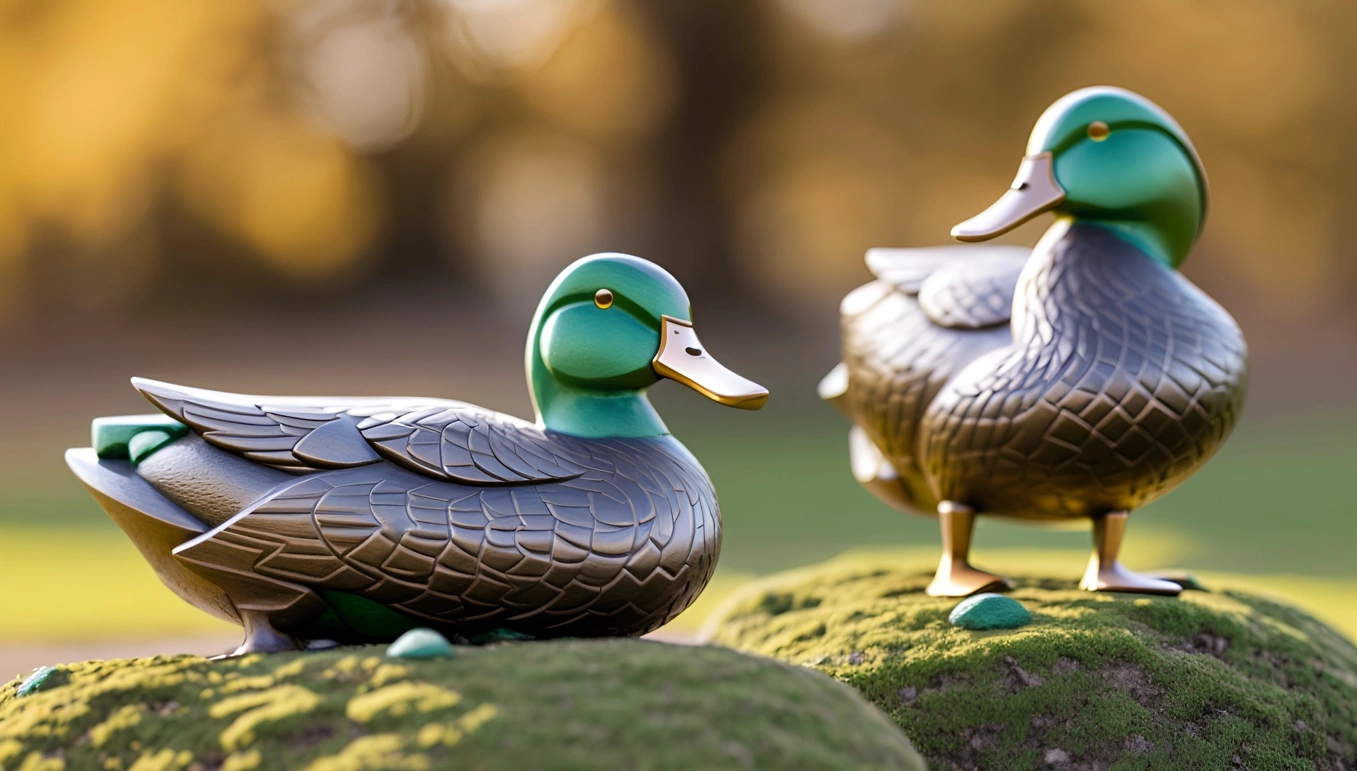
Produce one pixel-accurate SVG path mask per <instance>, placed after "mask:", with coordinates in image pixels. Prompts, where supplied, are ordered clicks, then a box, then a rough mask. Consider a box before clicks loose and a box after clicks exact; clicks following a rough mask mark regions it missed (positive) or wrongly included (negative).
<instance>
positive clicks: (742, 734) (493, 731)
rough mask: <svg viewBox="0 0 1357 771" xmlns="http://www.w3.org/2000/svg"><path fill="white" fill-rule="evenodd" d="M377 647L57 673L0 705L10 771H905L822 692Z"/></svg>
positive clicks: (723, 663) (623, 665) (876, 719)
mask: <svg viewBox="0 0 1357 771" xmlns="http://www.w3.org/2000/svg"><path fill="white" fill-rule="evenodd" d="M383 650H384V649H383V648H382V647H381V646H370V647H366V648H341V649H333V650H329V651H322V652H313V653H295V654H275V655H271V656H260V655H251V656H245V657H241V658H238V659H229V660H225V661H208V660H205V659H202V658H199V657H196V656H177V657H157V658H153V659H128V660H122V661H104V662H97V661H96V662H88V663H85V664H77V665H73V666H68V667H61V669H60V670H59V671H60V672H61V673H62V674H61V676H60V677H57V678H53V679H51V681H50V682H51V683H52V684H51V685H50V686H49V685H47V684H44V686H43V687H41V688H39V689H37V690H36V691H35V692H33V693H30V694H29V695H27V696H18V695H17V694H16V689H17V688H18V685H19V682H20V681H19V680H15V681H13V682H11V683H9V684H8V685H6V686H3V687H0V768H15V769H38V768H41V769H49V768H51V769H59V768H70V769H86V768H89V769H110V770H118V769H162V770H165V771H168V770H169V769H202V770H203V771H207V770H208V769H221V771H243V770H244V769H251V768H258V769H274V768H287V769H309V770H311V771H348V770H349V769H434V768H474V769H487V770H489V769H514V770H515V771H517V770H518V769H525V768H534V769H614V768H615V769H690V768H713V769H720V768H747V767H759V768H788V769H793V768H804V769H821V768H892V769H894V768H905V769H911V768H914V769H921V768H923V762H922V761H921V760H920V759H919V756H918V754H917V753H915V752H914V750H913V749H912V748H911V747H910V745H909V742H908V740H907V739H905V737H904V735H903V734H902V733H901V732H900V730H899V729H898V728H897V727H896V726H895V725H894V724H892V723H891V721H890V720H888V719H887V718H886V717H885V716H884V715H882V714H881V712H880V711H878V710H877V709H876V708H875V707H873V706H871V705H870V704H868V703H867V702H866V701H864V700H863V699H862V698H860V697H859V696H858V695H857V694H856V693H854V692H853V691H852V689H850V688H848V687H846V686H844V685H842V684H841V683H837V682H834V681H833V680H832V679H830V678H828V677H825V676H824V675H822V674H820V673H818V672H814V671H812V670H808V669H805V668H802V667H795V666H789V665H786V664H783V663H781V662H777V661H771V660H768V659H765V658H759V657H754V656H746V655H743V654H740V653H736V652H734V651H729V650H725V649H722V648H704V647H688V646H676V645H666V644H663V643H655V642H646V641H641V640H600V641H583V640H567V641H557V642H541V643H530V642H524V643H506V644H501V645H495V646H489V647H480V648H477V647H470V646H458V648H457V651H456V655H455V656H454V657H452V658H440V659H423V660H412V659H393V658H387V657H385V656H383V655H382V652H383Z"/></svg>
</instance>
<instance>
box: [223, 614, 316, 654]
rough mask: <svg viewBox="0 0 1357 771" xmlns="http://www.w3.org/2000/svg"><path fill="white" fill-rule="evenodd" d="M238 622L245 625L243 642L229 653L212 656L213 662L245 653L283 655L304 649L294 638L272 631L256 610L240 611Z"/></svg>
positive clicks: (271, 625)
mask: <svg viewBox="0 0 1357 771" xmlns="http://www.w3.org/2000/svg"><path fill="white" fill-rule="evenodd" d="M240 620H241V622H243V623H244V625H245V641H244V642H242V643H241V644H240V647H238V648H236V649H235V650H233V651H231V652H230V653H223V654H222V655H220V656H213V657H212V658H213V660H216V659H229V658H232V657H234V656H244V655H245V654H247V653H284V652H287V651H299V650H303V649H304V646H303V645H302V644H301V643H300V642H298V641H297V639H296V638H293V637H289V636H288V635H285V634H283V633H282V632H279V631H278V630H277V629H274V628H273V624H270V623H269V618H268V616H267V615H265V614H264V613H261V612H259V611H257V610H242V611H241V612H240Z"/></svg>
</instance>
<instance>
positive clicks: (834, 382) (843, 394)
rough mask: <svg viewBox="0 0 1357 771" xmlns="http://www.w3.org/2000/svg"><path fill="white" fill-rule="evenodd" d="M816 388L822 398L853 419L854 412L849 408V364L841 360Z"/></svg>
mask: <svg viewBox="0 0 1357 771" xmlns="http://www.w3.org/2000/svg"><path fill="white" fill-rule="evenodd" d="M815 390H816V393H818V394H819V395H820V398H821V399H824V400H825V401H827V402H829V403H830V404H832V405H834V406H835V407H836V408H838V410H839V412H842V413H843V414H844V415H846V416H848V419H849V420H852V419H853V413H852V412H851V411H850V410H849V408H848V365H847V364H845V363H843V362H839V363H838V364H837V365H835V367H834V369H831V370H830V371H829V374H827V375H825V376H824V377H823V378H822V379H821V380H820V385H819V387H817V388H816V389H815Z"/></svg>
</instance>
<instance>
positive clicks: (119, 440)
mask: <svg viewBox="0 0 1357 771" xmlns="http://www.w3.org/2000/svg"><path fill="white" fill-rule="evenodd" d="M143 431H160V432H163V433H166V434H168V435H169V437H170V439H171V440H173V439H178V438H179V437H181V436H184V435H185V434H187V433H188V426H186V425H184V424H183V423H180V422H179V421H177V420H175V419H174V418H172V417H170V416H168V415H117V416H114V417H108V418H95V419H94V422H93V423H91V424H90V446H92V447H93V448H94V453H95V454H96V455H98V456H99V457H100V458H103V459H105V460H110V459H118V460H122V459H127V458H129V457H131V456H130V453H129V450H128V445H129V444H130V443H131V441H132V438H133V437H135V436H136V435H137V434H140V433H141V432H143ZM161 446H164V445H163V443H162V444H161V445H158V446H157V447H153V448H151V449H152V450H155V449H159V447H161Z"/></svg>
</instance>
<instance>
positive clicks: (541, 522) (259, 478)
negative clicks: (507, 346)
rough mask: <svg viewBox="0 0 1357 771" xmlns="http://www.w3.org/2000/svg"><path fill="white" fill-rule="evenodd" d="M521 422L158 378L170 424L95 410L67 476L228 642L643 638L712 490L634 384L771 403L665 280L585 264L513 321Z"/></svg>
mask: <svg viewBox="0 0 1357 771" xmlns="http://www.w3.org/2000/svg"><path fill="white" fill-rule="evenodd" d="M526 368H527V373H528V384H529V388H530V390H531V392H532V397H533V404H534V407H535V410H536V413H537V422H536V423H535V424H534V423H528V422H525V421H522V420H518V419H517V418H514V417H511V416H508V415H502V414H498V413H494V412H491V411H488V410H485V409H482V408H480V407H476V406H474V405H470V404H465V403H462V402H455V401H447V400H441V399H422V398H401V399H380V398H348V399H346V398H323V397H269V396H242V395H237V394H230V393H221V392H216V391H205V390H199V389H194V388H186V387H182V386H177V385H171V384H168V383H160V382H156V381H152V380H142V379H134V380H133V385H134V386H135V387H136V388H137V390H138V391H140V392H141V393H142V394H143V395H145V396H146V397H147V398H148V399H149V400H150V401H151V402H152V403H154V404H155V405H156V406H157V407H158V408H160V409H161V410H162V411H163V412H164V413H165V415H166V417H162V418H159V419H157V418H156V417H147V416H132V417H128V418H112V419H107V418H105V419H99V420H96V421H95V424H94V430H93V434H94V445H95V446H94V447H93V448H84V449H74V450H70V451H69V452H68V453H67V462H68V463H69V464H70V467H71V469H72V470H73V471H74V472H75V473H76V475H77V476H78V477H79V478H80V479H81V481H82V482H84V483H85V485H86V486H87V487H88V488H89V490H90V492H91V493H93V495H94V497H95V498H96V499H97V500H98V502H99V503H100V505H102V506H103V508H104V509H105V510H106V511H107V512H108V513H109V515H110V516H112V518H113V519H114V520H115V521H117V522H118V524H119V525H120V526H121V527H122V528H123V530H124V531H126V532H127V534H128V535H129V536H130V537H131V539H132V541H133V542H134V543H135V544H136V546H137V547H138V549H140V551H141V552H142V554H143V555H144V556H145V558H146V559H147V561H149V562H150V563H151V565H152V566H153V567H154V568H155V570H156V573H157V574H158V575H159V576H160V578H161V580H162V581H164V583H165V584H166V585H168V586H169V587H170V588H171V589H172V590H174V591H175V592H176V593H177V594H178V595H179V596H180V597H182V598H183V599H185V600H187V601H188V602H190V603H192V604H193V605H196V606H197V607H199V608H201V609H203V610H205V611H207V612H209V613H211V614H213V615H215V616H218V617H220V618H223V619H226V620H229V621H233V622H236V623H239V624H241V625H243V626H244V628H245V640H244V642H243V644H242V645H241V646H240V647H239V648H238V649H237V650H236V651H235V653H237V654H241V653H247V652H252V651H271V650H286V649H292V648H296V647H299V645H300V643H301V641H304V640H308V639H320V638H328V639H333V640H336V641H340V642H361V641H374V640H388V639H391V638H393V637H395V636H396V635H398V634H400V633H401V632H403V631H405V630H407V629H409V628H411V627H414V626H432V627H435V628H438V629H441V630H444V631H446V632H448V633H450V634H455V635H461V636H463V637H471V638H474V637H476V636H478V635H486V634H490V635H495V634H504V633H512V634H518V635H527V636H532V637H551V636H567V635H568V636H600V635H639V634H643V633H646V632H649V631H651V630H653V629H655V628H657V627H659V626H661V625H662V624H664V623H666V622H667V621H669V620H670V619H672V618H673V617H674V616H676V615H678V613H679V612H681V611H682V610H683V609H685V608H686V607H688V605H689V604H691V603H692V601H693V600H694V599H695V598H696V597H697V595H698V593H700V592H701V591H702V589H703V588H704V587H705V586H706V584H707V581H708V580H709V579H710V578H711V575H712V571H713V570H714V569H715V567H716V558H717V553H718V551H719V549H720V541H721V515H720V510H719V508H718V506H717V500H716V493H715V491H714V490H713V489H712V484H711V480H710V479H708V477H707V474H706V472H705V471H704V470H703V469H702V467H701V466H700V465H699V464H698V462H697V460H696V459H695V458H694V457H693V456H692V455H691V454H690V453H689V452H688V451H687V450H686V449H685V448H684V447H683V445H682V444H680V443H679V442H678V440H676V439H675V438H674V437H673V436H671V435H670V434H669V431H668V429H667V428H666V427H665V425H664V423H663V422H662V421H661V420H660V417H659V415H658V414H657V413H656V412H655V410H654V408H653V407H652V406H651V404H650V402H649V401H648V399H647V398H646V395H645V390H646V388H648V387H649V386H650V385H652V384H654V383H656V382H658V381H659V380H660V379H661V378H670V379H673V380H677V381H678V382H681V383H684V384H685V385H688V386H690V387H692V388H694V389H696V390H697V391H699V392H701V393H703V394H704V395H706V396H708V397H710V398H712V399H714V400H716V401H718V402H720V403H722V404H727V405H730V406H734V407H741V408H746V409H758V408H759V407H761V406H762V405H763V403H764V402H765V401H766V400H767V396H768V392H767V391H766V390H764V389H763V388H761V387H759V386H758V385H757V384H755V383H752V382H750V381H748V380H746V379H744V378H742V377H740V376H738V375H736V374H734V373H733V372H730V371H729V370H727V369H726V368H725V367H723V366H721V365H720V364H719V363H718V362H717V361H716V360H715V359H713V358H712V357H711V356H710V355H708V353H707V352H706V351H705V350H704V349H703V348H702V346H701V343H700V342H699V340H698V338H697V335H696V333H695V332H694V330H693V326H692V321H691V310H690V306H689V301H688V297H687V295H686V294H685V292H684V291H683V288H682V287H681V286H680V285H679V283H678V282H677V281H675V280H674V278H673V277H672V276H670V275H669V274H668V273H666V272H665V271H664V270H662V269H660V268H659V267H657V266H655V265H653V264H652V263H649V262H647V261H645V260H641V259H638V258H636V257H629V256H625V255H616V254H604V255H595V256H593V257H586V258H584V259H582V260H580V261H578V262H576V263H575V264H573V265H571V266H570V267H568V268H567V269H566V270H565V271H564V272H562V273H561V275H560V276H559V277H558V278H557V279H556V280H555V282H554V283H553V284H552V285H551V287H550V288H549V289H548V290H547V292H546V295H545V296H544V298H543V299H542V302H541V304H540V305H539V307H538V309H537V314H536V316H535V317H534V319H533V322H532V325H531V327H530V329H529V333H528V345H527V361H526Z"/></svg>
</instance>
